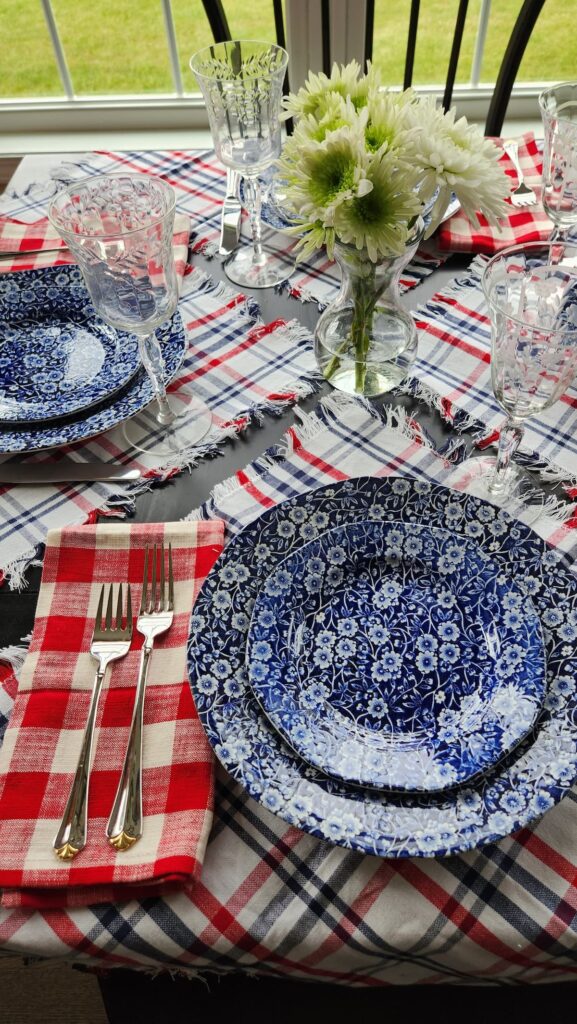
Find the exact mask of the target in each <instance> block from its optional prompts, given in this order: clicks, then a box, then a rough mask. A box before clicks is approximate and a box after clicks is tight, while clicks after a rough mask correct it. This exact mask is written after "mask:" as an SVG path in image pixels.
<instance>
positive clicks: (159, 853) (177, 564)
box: [0, 520, 224, 908]
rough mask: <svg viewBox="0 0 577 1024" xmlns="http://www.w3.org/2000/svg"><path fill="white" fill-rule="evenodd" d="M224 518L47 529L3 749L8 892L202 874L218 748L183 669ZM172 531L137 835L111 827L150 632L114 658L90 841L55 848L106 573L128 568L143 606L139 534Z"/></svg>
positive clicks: (118, 578)
mask: <svg viewBox="0 0 577 1024" xmlns="http://www.w3.org/2000/svg"><path fill="white" fill-rule="evenodd" d="M223 531H224V526H223V523H222V521H221V520H215V521H212V522H190V523H188V522H184V523H167V524H156V523H149V524H134V525H130V526H128V525H125V524H108V523H107V524H103V525H98V526H80V527H70V528H67V529H63V530H51V531H50V533H49V534H48V539H47V545H46V554H45V558H44V569H43V574H42V586H41V588H40V596H39V600H38V609H37V613H36V620H35V624H34V633H33V637H32V642H31V644H30V650H29V653H28V655H27V658H26V661H25V663H24V666H23V668H22V671H21V673H20V679H19V683H18V693H17V696H16V701H15V704H14V709H13V712H12V716H11V719H10V724H9V726H8V728H7V730H6V733H5V737H4V743H3V745H2V748H1V750H0V887H1V888H2V894H1V897H0V904H1V905H2V906H5V907H15V906H22V907H37V908H48V907H64V906H68V907H70V906H84V905H89V904H94V903H100V902H121V901H124V900H129V899H133V898H134V899H135V898H144V897H146V896H155V895H158V894H160V893H163V892H166V891H168V890H171V889H174V888H179V887H183V886H184V887H186V886H190V885H192V884H193V883H194V880H195V879H196V878H198V876H199V875H200V871H201V869H202V862H203V857H204V851H205V847H206V842H207V839H208V835H209V832H210V828H211V823H212V800H213V757H212V753H211V748H210V746H209V743H208V740H207V738H206V736H205V734H204V731H203V729H202V727H201V725H200V722H199V720H198V716H197V713H196V709H195V706H194V702H193V699H192V696H191V692H190V687H189V684H188V679H187V673H186V642H187V638H188V631H189V620H190V612H191V608H192V606H193V604H194V601H195V600H196V597H197V595H198V592H199V589H200V587H201V585H202V583H203V581H204V579H205V577H206V576H207V574H208V573H209V571H210V569H211V568H212V565H213V563H214V562H215V560H216V558H217V557H218V555H219V554H220V551H221V550H222V546H223ZM162 540H164V542H165V544H168V543H169V542H170V543H171V544H172V554H173V564H174V576H175V587H174V600H175V615H174V622H173V625H172V626H171V628H170V630H169V631H168V632H167V633H165V634H164V635H163V636H161V637H159V638H158V640H157V641H156V643H155V647H154V652H153V655H152V659H151V663H150V667H149V675H148V684H147V690H146V697H145V708H144V741H143V811H144V828H143V835H142V838H141V839H140V840H139V841H138V842H137V843H135V844H134V846H133V847H132V848H131V849H130V850H127V851H125V852H117V851H116V850H114V848H113V847H112V846H110V844H109V843H108V841H107V839H106V834H105V833H106V824H107V821H108V816H109V814H110V810H111V808H112V803H113V800H114V796H115V793H116V787H117V784H118V779H119V775H120V770H121V766H122V762H123V758H124V752H125V749H126V742H127V739H128V731H129V726H130V721H131V716H132V709H133V705H134V693H135V683H136V679H137V675H138V668H139V652H140V648H141V646H142V637H141V636H140V634H139V633H138V632H137V631H136V623H135V628H134V634H133V639H132V646H131V649H130V651H129V653H128V654H127V656H126V657H125V658H122V659H121V660H120V661H117V662H115V663H114V665H112V667H111V669H109V674H108V675H107V679H106V681H105V685H104V687H103V689H102V692H101V695H100V705H99V711H98V718H97V723H96V725H97V728H96V733H95V737H94V748H93V760H92V771H91V776H90V791H89V801H88V837H87V844H86V846H85V848H84V850H82V851H81V852H80V853H79V854H78V855H77V856H76V857H75V858H74V860H72V861H61V860H59V859H58V857H57V856H56V854H55V852H54V850H53V848H52V842H53V840H54V837H55V835H56V832H57V830H58V826H59V823H60V821H61V818H62V814H63V812H64V808H65V804H66V800H67V797H68V793H69V791H70V785H71V782H72V779H73V776H74V771H75V769H76V762H77V759H78V752H79V750H80V744H81V741H82V734H83V730H84V725H85V723H86V718H87V712H88V704H89V700H90V694H91V691H92V685H93V680H94V673H95V668H96V663H95V661H94V659H93V658H92V657H91V655H90V653H89V649H90V641H91V638H92V631H93V627H94V616H95V614H96V607H97V603H98V597H99V593H100V588H101V585H102V584H103V583H110V582H114V583H120V582H130V583H131V585H132V605H133V609H135V610H136V609H138V607H139V604H140V594H141V586H142V573H143V562H144V546H145V544H146V543H147V542H148V543H153V542H155V541H156V542H158V541H162Z"/></svg>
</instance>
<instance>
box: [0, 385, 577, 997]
mask: <svg viewBox="0 0 577 1024" xmlns="http://www.w3.org/2000/svg"><path fill="white" fill-rule="evenodd" d="M451 472H452V467H451V465H450V464H447V463H446V462H445V461H444V460H443V459H442V458H440V457H439V456H438V455H437V454H436V453H435V451H434V450H433V449H432V448H431V447H430V445H429V444H428V442H427V439H426V437H425V436H424V434H423V432H422V430H421V429H420V428H419V427H418V425H417V424H416V423H414V422H411V421H409V420H407V419H406V418H405V417H404V415H403V413H402V412H400V411H399V412H397V413H395V412H389V413H388V418H387V420H386V421H383V419H381V418H380V417H379V416H378V415H377V414H375V413H374V412H371V411H369V410H368V409H367V408H366V407H365V406H364V405H363V404H361V403H360V402H355V401H353V400H347V399H336V398H335V397H331V398H330V399H328V400H326V401H325V402H324V403H323V404H322V406H321V408H320V409H319V411H318V412H317V413H314V414H311V415H301V417H300V425H299V426H297V427H295V428H291V429H290V430H289V431H288V433H287V434H286V436H285V438H284V441H283V442H282V443H281V444H280V445H279V446H277V447H276V448H275V449H274V450H271V451H270V452H269V453H267V455H266V456H264V457H263V458H261V459H259V460H258V461H257V462H256V463H254V464H253V465H252V466H249V467H247V468H246V469H245V470H244V471H242V472H239V473H237V474H236V476H235V477H234V478H232V479H231V480H228V481H226V482H225V483H223V484H221V485H218V486H217V488H216V489H215V493H214V495H213V497H212V498H211V500H210V501H209V502H208V503H207V505H206V506H204V507H203V508H202V509H201V510H199V511H197V512H195V513H193V515H194V517H195V518H196V517H197V516H199V515H200V516H201V517H203V518H204V517H208V516H213V515H218V517H220V518H222V519H224V520H225V522H226V524H227V529H228V533H229V535H233V534H235V533H236V532H237V531H238V530H239V529H240V528H241V527H242V526H243V525H244V524H245V523H248V522H250V521H251V520H252V519H253V518H254V517H255V516H258V514H259V513H260V512H261V510H263V509H265V508H269V507H270V506H271V505H273V504H274V503H276V502H278V501H280V500H283V499H285V498H290V497H291V496H293V495H295V494H298V493H302V492H304V491H307V490H308V489H310V488H312V487H316V486H319V485H322V484H328V483H330V482H331V481H336V480H342V479H344V478H346V477H347V476H348V475H354V476H356V475H360V474H371V475H376V476H386V475H389V474H409V475H412V476H414V477H416V478H420V479H429V480H433V481H435V482H438V483H444V482H445V483H446V482H447V481H448V480H450V474H451ZM537 526H538V529H539V531H540V532H541V533H542V535H543V536H545V537H547V538H548V539H549V541H550V542H551V543H554V544H557V545H558V546H560V547H562V548H563V549H564V550H566V551H568V552H570V553H571V554H572V555H574V554H575V553H577V552H575V551H574V544H575V534H574V531H572V530H568V529H566V528H563V527H562V526H559V524H557V523H556V522H554V521H549V520H546V519H543V520H542V521H540V522H539V523H538V524H537ZM9 700H10V697H9V695H7V696H6V698H5V704H6V703H9ZM575 835H577V793H576V791H575V790H573V791H571V792H570V793H569V795H568V796H566V797H565V799H564V800H563V802H562V803H561V804H559V805H558V806H557V807H555V808H553V809H552V810H550V811H549V812H548V813H547V814H546V815H545V816H544V817H543V818H542V819H541V820H540V821H539V822H538V823H537V824H536V825H535V826H534V827H531V828H525V829H523V830H522V832H520V833H517V834H516V835H515V836H512V837H509V838H507V839H503V840H501V841H500V842H499V843H493V844H490V845H488V846H486V847H484V848H483V849H481V850H473V851H470V852H468V853H466V854H463V855H459V856H452V857H449V858H446V859H441V858H439V859H430V860H429V859H407V860H381V859H379V858H376V857H371V856H363V855H361V854H358V853H355V852H351V851H347V850H345V849H343V848H337V847H333V846H331V845H329V844H326V843H323V842H321V841H319V840H317V839H314V838H313V837H311V836H309V835H307V834H305V833H302V832H300V831H298V830H296V829H295V828H292V827H288V826H287V825H286V824H284V823H283V822H282V821H281V820H280V819H278V818H276V817H275V816H274V815H273V814H272V813H271V812H269V811H267V810H265V809H264V808H262V807H261V806H260V805H258V804H257V803H255V801H254V800H252V799H251V798H250V797H248V796H247V794H246V793H245V792H244V791H243V789H242V788H241V787H240V786H239V785H236V784H232V783H231V780H230V778H229V777H228V776H227V775H226V773H225V772H224V771H223V770H222V769H219V770H218V781H217V800H216V820H215V825H214V828H213V831H212V835H211V839H210V842H209V845H208V849H207V853H206V858H205V863H204V869H203V873H202V877H201V879H200V881H199V883H198V884H197V886H196V888H195V889H193V890H192V891H191V892H189V893H187V894H186V895H185V894H174V895H171V896H168V897H166V898H164V899H156V900H148V901H146V902H144V903H139V902H135V901H134V902H130V903H126V904H124V905H116V906H112V905H108V904H106V905H102V906H99V907H93V908H91V909H75V910H72V909H69V910H67V911H45V912H43V913H40V912H31V911H22V910H18V911H7V910H5V911H1V912H0V947H2V949H3V950H4V951H6V952H8V951H9V952H14V953H27V954H37V955H39V956H51V957H58V958H60V959H67V958H69V959H74V960H76V961H77V962H82V963H85V964H91V965H100V966H102V965H109V966H119V965H130V966H133V967H142V968H158V967H163V966H164V967H170V968H171V969H179V970H183V971H197V972H198V971H202V970H203V969H204V970H211V971H233V970H239V969H242V970H244V971H248V972H266V973H269V974H281V975H291V976H294V977H299V978H305V979H309V980H323V981H331V982H339V983H343V984H349V985H351V984H352V985H377V984H387V983H394V984H408V983H431V984H434V983H439V982H445V983H446V982H452V983H455V984H463V983H466V982H467V981H473V980H474V981H476V982H484V983H493V984H499V983H501V984H514V983H521V982H547V981H559V980H573V979H575V977H576V976H577V926H576V907H577V849H576V847H575Z"/></svg>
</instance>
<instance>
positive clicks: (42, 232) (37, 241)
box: [0, 213, 190, 279]
mask: <svg viewBox="0 0 577 1024" xmlns="http://www.w3.org/2000/svg"><path fill="white" fill-rule="evenodd" d="M189 237H190V218H189V217H187V215H186V214H185V213H177V214H176V216H175V218H174V234H173V238H172V244H173V247H174V261H175V264H176V272H177V274H178V276H179V278H180V279H182V277H183V276H184V269H185V267H186V260H187V256H188V244H189ZM55 246H58V247H59V248H61V249H62V250H63V252H61V253H58V252H47V253H39V254H38V255H37V256H30V257H26V256H18V257H16V258H15V259H14V260H10V259H0V274H6V273H8V271H12V270H39V269H40V268H41V267H60V266H64V265H67V264H69V263H75V262H76V260H75V259H74V257H73V256H72V254H71V253H70V252H68V250H67V249H66V248H65V246H64V242H63V241H62V239H61V237H60V235H59V234H58V232H57V231H56V230H55V228H53V227H52V225H51V223H50V221H49V220H48V218H47V217H43V218H42V220H37V221H34V223H33V224H22V223H20V221H17V220H11V219H10V218H9V217H2V218H0V253H3V252H15V251H16V252H27V251H28V250H30V249H54V247H55Z"/></svg>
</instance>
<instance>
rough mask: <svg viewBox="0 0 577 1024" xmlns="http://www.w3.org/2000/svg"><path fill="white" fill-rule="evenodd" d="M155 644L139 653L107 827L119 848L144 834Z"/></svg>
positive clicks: (128, 845) (127, 847) (110, 840)
mask: <svg viewBox="0 0 577 1024" xmlns="http://www.w3.org/2000/svg"><path fill="white" fill-rule="evenodd" d="M152 648H153V643H152V641H151V642H150V643H148V642H146V643H145V644H144V646H143V648H142V652H141V655H140V671H139V673H138V683H137V686H136V697H135V700H134V710H133V712H132V722H131V725H130V735H129V737H128V744H127V747H126V754H125V755H124V764H123V766H122V772H121V775H120V781H119V783H118V789H117V790H116V796H115V798H114V804H113V805H112V811H111V812H110V817H109V819H108V825H107V826H106V835H107V836H108V840H109V842H110V843H111V845H112V846H114V847H115V848H116V849H117V850H129V849H130V847H131V846H134V843H135V842H136V841H137V839H140V837H141V835H142V725H143V716H144V694H145V690H146V677H147V675H148V666H149V663H150V656H151V654H152Z"/></svg>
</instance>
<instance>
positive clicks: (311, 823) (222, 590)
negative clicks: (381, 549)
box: [188, 478, 577, 857]
mask: <svg viewBox="0 0 577 1024" xmlns="http://www.w3.org/2000/svg"><path fill="white" fill-rule="evenodd" d="M360 520H375V521H377V522H393V521H395V522H403V523H414V524H416V525H427V526H428V527H429V528H433V529H435V528H439V529H442V530H448V531H450V532H451V533H452V534H454V536H455V538H457V540H461V539H464V540H466V541H474V543H475V545H476V546H477V547H478V549H479V550H480V551H482V552H484V553H486V554H487V555H488V557H489V558H490V559H491V560H492V561H493V562H495V564H496V565H498V566H499V567H500V569H501V570H502V572H503V577H504V580H506V581H512V582H513V583H514V586H515V588H516V590H517V591H518V592H519V593H520V594H521V595H522V597H523V601H525V599H526V600H527V602H528V601H529V600H531V601H532V603H533V606H534V608H535V610H536V612H537V614H538V616H539V619H540V622H541V626H542V630H543V639H544V644H545V658H546V663H547V670H546V693H545V698H544V700H543V705H542V708H541V710H540V713H539V715H538V717H537V720H536V722H535V724H534V726H533V728H532V729H531V730H530V732H529V734H528V735H527V736H526V737H525V739H524V740H522V741H521V742H520V743H519V744H518V745H517V746H516V747H515V749H514V750H513V751H512V752H511V753H510V754H509V755H508V756H507V757H505V758H504V759H503V760H501V761H499V762H498V764H496V765H495V766H494V767H493V768H489V769H488V771H486V772H485V773H484V774H483V775H481V776H478V777H477V778H476V779H474V780H473V781H472V782H470V783H465V784H462V785H461V786H457V787H454V788H453V789H450V790H445V791H443V792H441V793H402V792H394V791H390V790H378V789H373V788H366V787H361V786H353V785H350V784H348V783H346V782H343V781H341V780H339V779H335V778H332V777H331V776H328V775H326V774H325V773H323V772H321V771H319V770H318V769H316V768H314V767H311V766H310V765H308V764H307V763H306V762H304V761H303V760H302V759H301V758H300V757H299V756H298V754H296V752H295V751H294V750H293V749H292V748H291V747H290V746H289V745H288V744H286V743H285V742H284V740H283V739H282V737H281V736H280V734H279V733H278V732H277V730H276V729H275V728H274V726H273V725H272V723H271V722H270V720H269V719H268V718H267V716H266V715H265V714H264V712H263V710H262V708H261V706H260V704H259V702H258V700H257V699H256V696H255V694H254V691H253V690H252V687H251V686H250V684H249V681H248V674H247V670H246V663H245V660H246V646H247V637H248V630H249V626H250V616H251V614H252V612H253V609H254V604H255V601H256V598H257V596H258V593H259V591H260V589H261V587H262V586H263V584H264V581H265V580H266V578H267V577H268V576H270V575H271V573H273V572H275V570H276V569H277V567H278V566H279V563H280V562H281V561H282V560H283V559H285V558H287V557H288V556H290V555H291V554H292V553H293V552H295V551H297V550H298V549H299V548H301V547H302V546H303V544H306V543H308V542H309V541H311V540H315V539H316V538H317V537H319V536H320V535H321V534H323V533H325V532H326V531H327V529H332V528H335V527H340V526H344V525H345V524H347V523H357V522H359V521H360ZM522 607H523V606H522ZM527 607H528V604H527ZM576 640H577V576H576V575H575V574H574V573H573V571H572V569H571V567H570V563H569V562H568V560H567V559H566V558H564V557H563V556H561V555H560V554H559V553H558V552H556V551H554V550H552V549H551V548H549V546H548V545H547V543H546V542H545V541H543V540H541V538H540V537H538V536H537V535H536V534H535V533H533V532H532V530H530V529H529V528H528V527H526V526H524V525H523V524H522V523H519V522H516V521H514V520H512V519H511V518H510V517H509V516H508V515H507V513H506V512H505V511H504V510H502V509H498V508H495V507H494V506H492V505H490V504H488V503H486V502H484V501H482V500H480V499H479V498H476V497H474V496H472V495H464V494H461V493H456V492H454V491H450V490H448V489H447V488H444V487H439V486H435V485H433V484H430V483H428V482H426V481H421V480H417V481H416V480H408V479H394V478H390V479H372V478H361V479H356V480H347V481H344V482H342V483H339V484H335V485H331V486H329V487H323V488H320V489H319V490H316V491H311V492H308V493H306V494H303V495H300V496H298V497H295V498H291V499H290V500H288V501H285V502H283V503H282V504H280V505H277V506H275V507H274V508H271V509H268V510H267V511H266V512H264V513H263V515H262V516H260V518H259V519H257V520H256V521H255V522H253V523H251V524H250V525H249V526H247V527H246V528H245V529H244V530H243V531H242V533H240V534H239V535H238V536H237V537H235V538H234V539H233V540H232V541H231V542H230V544H229V545H228V546H227V548H226V549H225V551H224V552H223V554H222V555H221V557H220V558H219V560H218V561H217V562H216V564H215V566H214V568H213V570H212V572H211V573H210V575H209V576H208V578H207V580H206V582H205V584H204V586H203V588H202V590H201V593H200V595H199V598H198V600H197V602H196V605H195V607H194V610H193V614H192V618H191V627H190V640H189V647H188V671H189V677H190V683H191V687H192V692H193V695H194V698H195V701H196V706H197V708H198V712H199V715H200V718H201V721H202V723H203V725H204V728H205V730H206V733H207V735H208V738H209V740H210V743H211V744H212V746H213V748H214V751H215V753H216V756H217V757H218V758H219V759H220V761H221V762H222V764H223V765H224V766H225V768H226V769H227V771H228V772H229V773H230V775H231V776H232V777H233V778H234V779H236V780H237V781H238V782H240V783H241V784H242V785H243V786H244V787H245V789H246V790H247V791H248V793H249V794H250V795H251V796H252V797H253V798H254V799H255V800H257V801H258V802H259V803H261V804H262V805H263V806H264V807H267V808H269V809H270V810H271V811H273V812H274V813H275V814H277V815H279V816H280V817H281V818H282V819H284V820H285V821H287V822H289V823H290V824H292V825H295V826H297V827H298V828H300V829H303V830H304V831H305V832H309V833H310V834H312V835H314V836H318V837H319V838H321V839H324V840H330V841H332V842H335V843H338V844H340V845H342V846H347V847H351V848H353V849H356V850H360V851H362V852H364V853H372V854H377V855H379V856H383V857H408V856H437V855H439V856H442V855H446V854H450V853H456V852H457V851H462V850H468V849H471V848H472V847H476V846H479V845H481V844H483V843H488V842H490V841H494V840H497V839H500V838H502V837H503V836H506V835H509V834H510V833H511V832H515V831H516V830H517V829H519V828H521V827H522V826H524V825H526V824H528V823H529V822H530V821H532V820H533V819H535V818H537V817H539V816H540V815H541V814H543V812H544V811H547V810H548V809H549V808H550V807H552V806H553V805H554V804H556V803H557V802H558V801H559V800H560V799H561V798H562V797H563V796H564V794H565V793H567V792H568V790H569V789H570V787H571V785H572V783H573V781H574V780H575V778H577V650H576V645H575V641H576ZM448 642H450V641H448Z"/></svg>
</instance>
